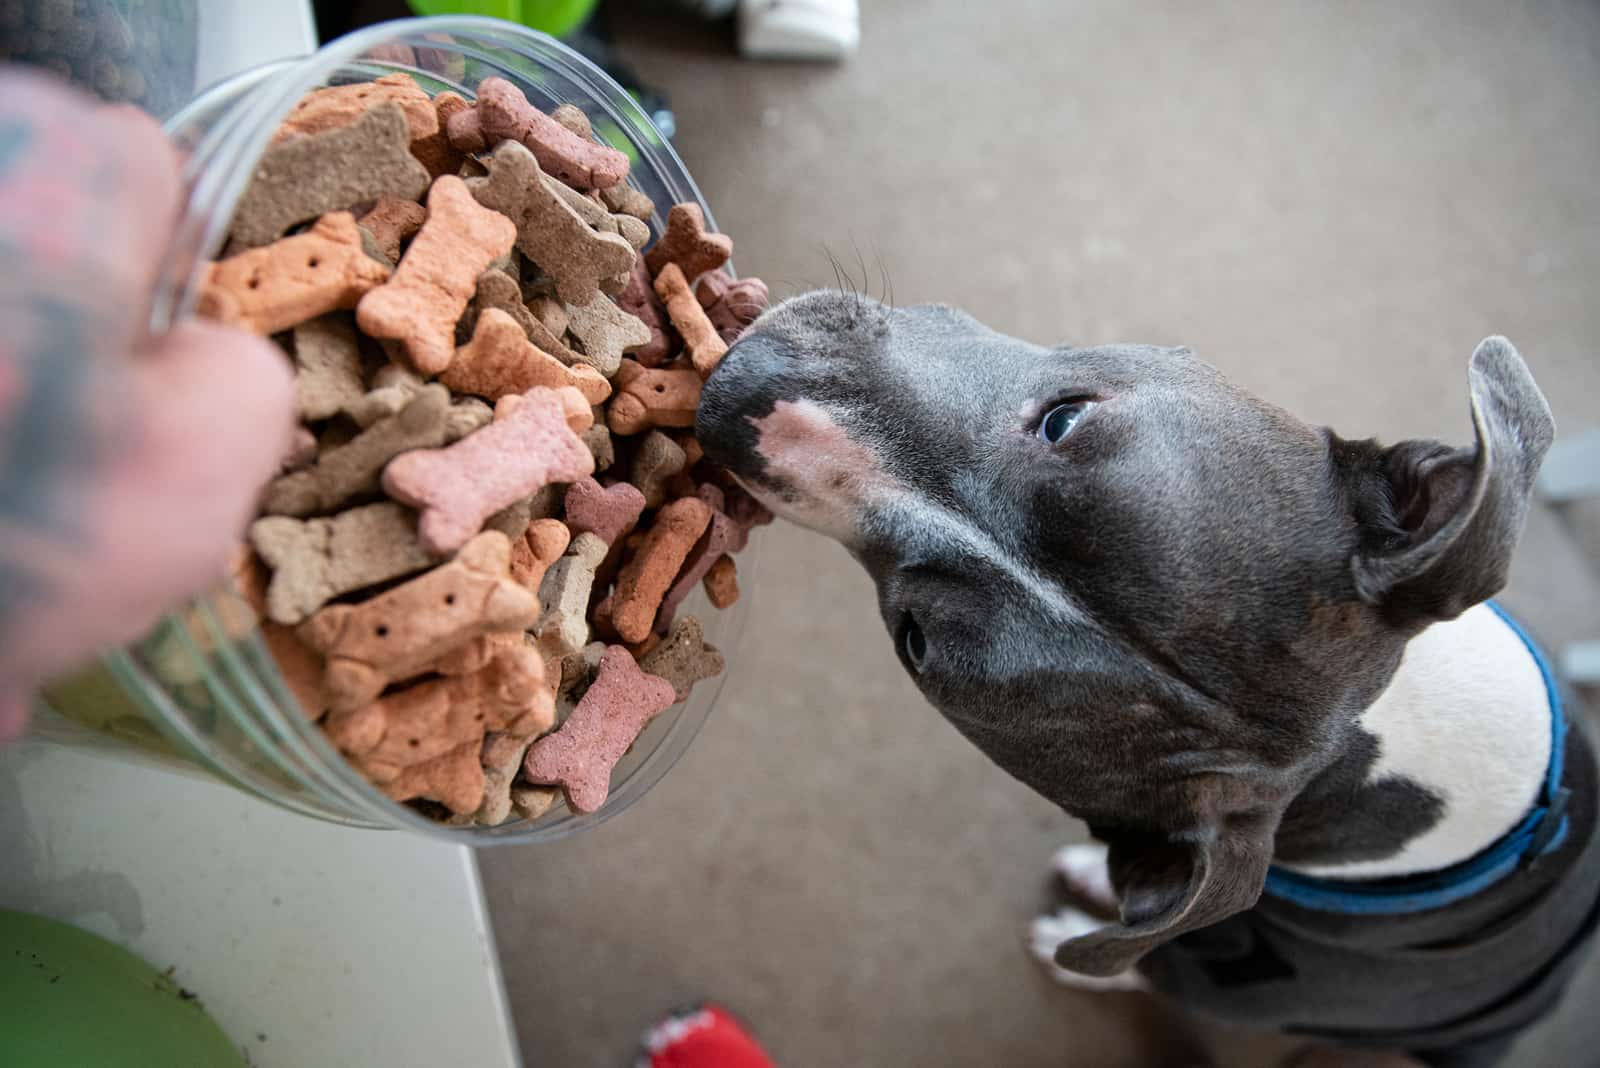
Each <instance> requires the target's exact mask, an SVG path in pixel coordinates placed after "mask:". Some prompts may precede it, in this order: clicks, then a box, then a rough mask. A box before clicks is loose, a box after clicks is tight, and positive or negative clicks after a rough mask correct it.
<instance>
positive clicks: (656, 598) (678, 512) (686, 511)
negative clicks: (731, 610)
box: [612, 497, 712, 642]
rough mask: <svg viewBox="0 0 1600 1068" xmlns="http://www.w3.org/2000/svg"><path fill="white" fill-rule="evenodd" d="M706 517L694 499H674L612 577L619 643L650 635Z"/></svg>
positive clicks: (708, 519) (704, 509)
mask: <svg viewBox="0 0 1600 1068" xmlns="http://www.w3.org/2000/svg"><path fill="white" fill-rule="evenodd" d="M711 515H712V512H711V508H710V507H709V506H708V505H707V504H706V503H705V502H704V501H701V500H698V499H696V498H694V497H682V498H679V499H678V500H675V501H672V502H671V503H669V504H667V505H664V506H663V507H662V509H661V511H660V512H658V513H656V521H655V523H654V524H652V525H651V527H650V529H649V530H647V531H646V532H645V536H644V542H643V543H642V544H641V545H640V546H639V549H638V551H637V552H635V553H634V554H633V556H632V557H631V558H630V559H629V560H628V561H627V562H626V563H625V564H623V565H622V571H621V572H620V573H619V574H618V575H617V588H616V592H615V594H614V595H613V596H614V607H613V609H612V625H613V626H614V627H616V629H617V633H618V634H619V635H621V637H622V640H623V641H628V642H639V641H643V640H644V639H645V636H646V635H647V634H649V633H650V629H651V624H652V623H653V622H654V621H655V617H656V611H657V609H658V608H660V606H661V600H662V597H663V596H664V595H665V594H666V592H667V589H668V587H670V586H671V585H672V580H673V577H674V576H675V575H677V574H678V571H679V569H680V568H681V567H682V566H683V562H684V560H685V559H686V558H687V557H688V555H689V553H690V551H691V550H692V549H693V548H694V545H695V542H697V541H699V540H700V535H702V534H704V533H705V530H706V527H707V526H708V525H709V524H710V522H711Z"/></svg>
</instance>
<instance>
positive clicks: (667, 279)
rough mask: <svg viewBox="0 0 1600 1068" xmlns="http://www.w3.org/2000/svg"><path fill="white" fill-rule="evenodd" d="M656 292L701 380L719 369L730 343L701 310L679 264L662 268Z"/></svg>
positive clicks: (656, 284) (657, 276) (657, 277)
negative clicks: (718, 366)
mask: <svg viewBox="0 0 1600 1068" xmlns="http://www.w3.org/2000/svg"><path fill="white" fill-rule="evenodd" d="M655 290H656V296H658V297H660V298H661V303H662V304H664V305H665V306H666V309H667V317H668V318H669V319H671V320H672V325H673V327H674V328H676V329H677V331H678V336H679V337H681V338H683V347H684V349H685V351H687V352H688V354H689V362H690V363H691V364H693V365H694V369H695V370H696V371H697V372H699V374H700V377H701V378H706V377H707V376H709V375H710V374H711V372H712V371H714V370H716V369H717V364H719V363H721V362H722V357H723V356H725V355H727V352H728V345H727V342H725V341H723V340H722V335H720V334H718V333H717V328H716V327H715V326H712V325H711V320H710V319H709V318H707V317H706V312H705V309H704V308H702V307H700V301H699V300H698V299H696V297H695V295H694V291H693V290H691V289H690V288H689V283H688V281H687V280H686V279H685V278H684V276H683V271H681V270H679V268H678V265H677V264H676V263H668V264H667V265H666V266H664V267H662V268H661V273H660V274H658V275H656V281H655Z"/></svg>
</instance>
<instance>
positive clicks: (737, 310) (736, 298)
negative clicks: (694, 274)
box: [694, 271, 771, 345]
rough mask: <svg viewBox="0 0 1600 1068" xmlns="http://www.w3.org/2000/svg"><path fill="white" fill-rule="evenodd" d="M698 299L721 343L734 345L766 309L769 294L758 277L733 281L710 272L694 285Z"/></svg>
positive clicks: (765, 284) (721, 274) (719, 273)
mask: <svg viewBox="0 0 1600 1068" xmlns="http://www.w3.org/2000/svg"><path fill="white" fill-rule="evenodd" d="M694 295H695V299H696V300H698V301H699V302H700V307H702V308H704V309H705V310H706V318H708V319H710V320H711V325H712V326H714V327H716V328H717V333H719V334H721V335H722V340H724V341H726V342H727V343H728V344H730V345H731V344H733V343H734V341H736V340H737V339H738V337H739V335H740V334H742V333H744V328H745V327H747V326H749V325H750V324H751V323H753V322H755V321H756V319H758V318H760V316H761V313H762V312H764V311H766V310H767V304H768V301H769V300H770V296H771V295H770V294H769V293H768V292H767V283H765V282H763V281H762V280H761V279H759V278H741V279H739V280H738V281H734V280H732V279H730V278H729V277H728V276H727V275H725V274H723V273H722V272H721V271H709V272H707V273H706V274H705V275H703V276H701V278H700V281H699V282H697V283H695V287H694Z"/></svg>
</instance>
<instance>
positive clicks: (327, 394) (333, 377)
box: [294, 315, 367, 423]
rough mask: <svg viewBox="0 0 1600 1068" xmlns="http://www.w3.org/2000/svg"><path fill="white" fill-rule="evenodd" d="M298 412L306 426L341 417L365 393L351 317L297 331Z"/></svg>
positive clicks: (335, 317) (307, 325) (329, 318)
mask: <svg viewBox="0 0 1600 1068" xmlns="http://www.w3.org/2000/svg"><path fill="white" fill-rule="evenodd" d="M294 362H295V368H296V373H295V380H294V389H295V409H296V413H297V414H298V415H299V416H300V418H301V419H302V420H303V421H305V422H308V423H310V422H317V421H318V420H322V419H327V418H330V417H332V416H335V415H337V414H339V413H340V412H342V411H344V410H345V409H347V408H349V407H350V406H351V405H353V404H356V403H358V402H359V401H360V399H361V397H362V395H363V394H364V393H365V392H366V389H367V387H366V385H365V383H363V382H362V379H361V349H360V347H359V346H358V345H357V343H356V331H355V326H354V325H353V324H352V323H351V322H350V319H349V317H348V316H344V315H327V316H323V317H322V318H320V319H312V320H309V321H308V322H304V323H301V324H300V325H299V326H297V327H295V328H294Z"/></svg>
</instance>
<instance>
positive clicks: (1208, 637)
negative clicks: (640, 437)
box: [698, 292, 1553, 974]
mask: <svg viewBox="0 0 1600 1068" xmlns="http://www.w3.org/2000/svg"><path fill="white" fill-rule="evenodd" d="M1469 381H1470V386H1471V399H1472V416H1473V422H1474V425H1475V427H1476V431H1477V443H1476V445H1475V446H1473V447H1469V448H1461V449H1458V448H1452V447H1450V446H1446V445H1442V444H1439V443H1437V442H1432V441H1409V442H1405V443H1402V444H1400V445H1396V446H1394V447H1391V448H1382V447H1379V446H1378V445H1376V444H1374V443H1372V442H1365V441H1360V442H1351V441H1345V440H1342V439H1340V438H1339V437H1337V436H1335V435H1334V434H1332V433H1330V432H1328V431H1326V430H1319V429H1316V428H1313V427H1310V426H1307V425H1306V424H1304V423H1301V422H1300V421H1298V420H1297V419H1295V418H1294V417H1292V416H1290V415H1289V414H1288V413H1286V412H1284V411H1281V410H1280V409H1277V408H1274V407H1272V406H1271V405H1268V404H1265V403H1263V402H1261V401H1259V400H1257V399H1255V398H1253V397H1251V396H1249V395H1247V394H1245V393H1243V392H1242V391H1240V390H1238V389H1236V388H1234V387H1232V386H1230V385H1229V384H1228V383H1227V382H1226V381H1224V380H1223V378H1222V377H1221V376H1220V375H1219V374H1218V373H1217V372H1216V371H1215V370H1213V369H1212V368H1211V367H1209V366H1207V365H1206V364H1204V363H1202V362H1200V361H1199V360H1197V359H1195V358H1194V357H1193V356H1192V355H1191V354H1190V353H1189V352H1188V351H1187V350H1184V349H1162V348H1153V347H1150V346H1142V345H1113V346H1103V347H1097V348H1083V349H1079V348H1068V347H1063V348H1054V349H1051V348H1042V347H1039V346H1037V345H1031V344H1027V343H1025V342H1022V341H1018V340H1015V339H1013V338H1009V337H1005V336H1003V335H1001V334H997V333H995V332H994V331H992V330H989V329H988V328H986V327H984V326H983V325H982V324H980V323H978V322H977V321H976V320H974V319H972V318H971V317H969V316H967V315H965V314H963V313H961V312H958V311H955V310H952V309H950V308H945V307H916V308H900V309H891V308H887V307H884V306H882V305H879V304H877V303H875V302H873V301H870V300H865V299H862V298H858V297H856V296H854V295H849V294H842V293H837V292H822V293H814V294H811V295H808V296H804V297H801V298H798V299H795V300H791V301H788V302H786V303H784V304H782V305H780V306H778V307H776V308H774V309H773V310H771V311H769V312H768V313H767V314H766V315H764V316H763V317H762V318H761V319H760V320H758V321H757V322H756V323H755V324H754V325H753V326H752V328H751V329H750V330H749V331H747V332H746V334H745V335H744V336H743V337H742V338H741V339H740V340H739V341H738V343H737V344H735V345H734V346H733V348H732V349H731V350H730V351H729V353H728V355H727V357H726V358H725V359H724V361H723V363H722V364H721V366H720V367H719V368H718V369H717V371H716V372H715V373H714V374H713V375H712V376H711V378H710V379H709V381H708V382H707V383H706V386H705V391H704V394H703V397H702V400H701V407H700V414H699V422H698V434H699V437H700V440H701V441H702V442H703V443H704V444H705V447H706V450H707V452H708V454H709V455H711V456H712V457H713V458H714V459H716V460H718V461H719V462H721V463H724V464H726V465H727V466H728V467H730V468H731V469H732V470H733V471H734V472H735V473H736V474H737V476H738V477H739V479H740V480H741V481H742V482H743V483H744V484H745V485H746V486H747V487H749V489H750V490H751V492H753V493H754V494H755V495H756V496H757V497H759V498H760V499H761V500H762V501H763V502H764V503H766V504H767V505H768V506H769V507H770V508H771V509H772V510H773V511H775V512H776V513H778V514H779V515H782V516H785V517H787V518H789V519H792V520H794V521H796V522H799V523H802V524H804V525H806V526H809V527H812V528H815V529H817V530H819V531H821V532H823V533H825V534H827V535H829V536H831V537H833V538H836V539H837V540H839V541H840V542H842V543H843V544H844V545H845V546H846V547H847V548H848V549H849V551H850V552H851V553H852V555H854V556H855V558H856V559H858V560H859V561H860V562H861V563H862V565H863V566H864V567H865V568H866V569H867V571H868V573H869V574H870V575H871V576H872V580H873V582H874V584H875V585H876V586H877V591H878V598H879V604H880V608H881V611H882V614H883V619H884V623H885V625H886V626H887V628H888V630H889V633H890V635H891V637H892V640H893V642H894V646H895V649H896V651H897V652H898V654H899V657H900V660H901V662H902V663H903V664H904V665H905V668H906V670H907V671H909V672H910V673H911V675H912V676H913V678H914V679H915V680H916V682H917V685H918V686H919V687H920V688H921V690H922V692H923V694H924V695H926V697H927V698H928V700H929V701H931V702H932V703H933V704H934V705H935V706H936V707H937V708H938V709H939V710H940V712H942V713H943V714H944V715H945V716H946V717H947V718H948V719H949V720H950V721H951V722H952V723H954V724H955V726H956V727H957V728H958V729H960V730H961V731H962V732H963V733H964V734H965V735H966V736H967V737H968V738H970V739H971V740H972V741H973V742H975V743H976V744H977V745H978V746H979V747H980V748H981V749H983V750H984V752H986V753H987V754H989V756H990V757H991V758H992V759H994V760H995V761H996V762H997V763H998V764H1000V765H1001V766H1002V767H1003V768H1005V769H1006V770H1007V771H1009V772H1011V773H1012V774H1013V775H1015V776H1016V777H1017V778H1019V779H1021V780H1022V781H1023V782H1025V783H1026V784H1028V785H1029V786H1031V787H1032V788H1033V789H1035V790H1037V791H1039V792H1040V793H1041V794H1043V795H1044V796H1046V797H1048V798H1050V799H1051V800H1053V801H1055V802H1057V803H1059V804H1060V805H1061V806H1063V807H1064V808H1065V809H1066V810H1067V811H1069V812H1071V813H1072V814H1074V815H1076V816H1079V817H1081V818H1083V819H1085V820H1086V821H1087V822H1088V823H1089V824H1090V826H1091V828H1092V829H1093V830H1094V831H1095V832H1096V834H1098V835H1099V836H1101V837H1102V838H1105V839H1106V840H1107V841H1109V842H1110V843H1111V862H1112V873H1113V878H1114V880H1115V881H1116V882H1117V883H1118V890H1119V892H1120V894H1121V897H1122V902H1123V917H1122V918H1123V922H1122V923H1121V924H1120V925H1115V926H1113V927H1111V928H1108V929H1106V930H1105V931H1102V932H1098V933H1096V934H1093V935H1090V936H1087V937H1086V938H1083V939H1078V940H1075V941H1073V942H1069V943H1066V944H1065V945H1064V946H1063V947H1062V950H1061V954H1060V956H1059V960H1060V961H1061V963H1063V964H1064V965H1066V966H1068V967H1071V968H1074V969H1076V970H1078V971H1083V972H1087V973H1090V974H1111V973H1114V972H1117V971H1120V970H1122V969H1123V968H1125V967H1127V966H1128V965H1130V964H1131V963H1132V962H1133V961H1135V960H1137V959H1138V958H1139V957H1140V956H1141V955H1143V954H1144V953H1145V952H1147V951H1148V950H1149V949H1151V948H1153V947H1154V946H1155V945H1157V944H1159V943H1160V942H1162V941H1165V940H1167V939H1169V938H1172V937H1174V936H1176V935H1178V934H1180V933H1182V932H1184V931H1187V930H1191V929H1194V928H1197V927H1201V926H1205V925H1207V924H1210V923H1214V922H1216V921H1217V920H1219V919H1221V918H1222V917H1224V916H1227V915H1230V914H1232V913H1234V912H1237V911H1240V910H1241V909H1244V908H1248V907H1249V906H1250V905H1252V904H1253V903H1254V902H1255V900H1256V898H1257V896H1258V895H1259V894H1260V892H1261V886H1262V881H1263V878H1264V875H1265V872H1266V869H1267V866H1268V864H1269V862H1270V860H1271V856H1272V849H1273V837H1274V833H1275V831H1276V829H1277V826H1278V822H1279V819H1280V817H1281V816H1282V814H1283V811H1284V809H1285V807H1286V806H1287V805H1288V803H1289V802H1290V801H1291V800H1293V798H1294V797H1295V795H1296V794H1297V793H1298V792H1299V791H1300V790H1301V789H1302V788H1303V787H1304V786H1305V784H1306V783H1307V782H1308V781H1309V780H1310V779H1311V778H1312V777H1313V776H1315V775H1316V774H1317V773H1318V772H1319V771H1321V770H1322V769H1323V768H1324V767H1326V766H1327V764H1328V762H1329V761H1330V760H1331V759H1332V756H1333V754H1334V753H1336V752H1337V751H1338V747H1339V742H1340V738H1341V735H1342V734H1343V733H1344V732H1346V731H1348V730H1349V729H1350V728H1351V725H1352V724H1353V722H1354V720H1355V717H1356V716H1357V714H1358V713H1359V712H1360V710H1361V709H1363V708H1364V707H1365V706H1366V705H1367V704H1368V703H1370V701H1371V700H1372V699H1373V697H1375V696H1376V695H1377V694H1378V693H1379V692H1380V691H1381V690H1382V689H1383V686H1384V685H1385V683H1386V682H1387V681H1388V679H1389V677H1390V676H1391V675H1392V673H1393V671H1394V668H1395V666H1396V664H1397V663H1398V661H1399V657H1400V654H1401V650H1402V648H1403V647H1404V644H1405V642H1406V640H1407V639H1408V638H1410V637H1411V636H1413V635H1414V634H1416V633H1417V632H1418V631H1419V630H1420V629H1422V628H1423V627H1424V626H1426V625H1427V624H1428V623H1430V622H1432V621H1434V620H1438V619H1444V618H1449V617H1451V616H1454V615H1456V614H1458V613H1460V612H1461V611H1463V610H1464V609H1465V608H1467V607H1469V606H1471V605H1472V604H1475V603H1477V602H1478V601H1481V600H1483V599H1484V598H1486V597H1488V596H1490V595H1491V594H1493V593H1494V592H1495V591H1496V590H1498V589H1499V588H1500V587H1501V585H1503V583H1504V580H1505V576H1506V571H1507V567H1508V563H1509V560H1510V556H1511V551H1512V548H1513V546H1514V544H1515V542H1516V539H1517V536H1518V533H1519V531H1520V528H1521V524H1522V521H1523V517H1524V515H1525V512H1526V507H1527V499H1528V495H1529V492H1530V487H1531V485H1532V481H1533V478H1534V475H1535V472H1536V469H1537V467H1538V463H1539V460H1540V458H1541V457H1542V455H1543V453H1544V450H1545V449H1546V447H1547V446H1548V444H1549V442H1550V440H1551V436H1552V433H1553V424H1552V421H1551V418H1550V413H1549V409H1548V408H1547V406H1546V405H1545V402H1544V398H1543V397H1542V396H1541V395H1540V393H1539V391H1538V389H1537V387H1536V386H1535V385H1534V383H1533V380H1532V378H1531V377H1530V376H1529V374H1528V371H1527V369H1526V367H1525V366H1524V365H1523V363H1522V360H1521V358H1520V357H1519V356H1518V355H1517V353H1516V351H1515V350H1514V349H1513V348H1512V347H1511V345H1510V344H1509V343H1508V342H1506V341H1504V340H1502V339H1498V338H1496V339H1491V340H1488V341H1485V342H1484V343H1483V344H1482V345H1481V346H1479V348H1478V351H1477V352H1476V353H1475V354H1474V355H1473V358H1472V362H1471V367H1470V370H1469Z"/></svg>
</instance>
